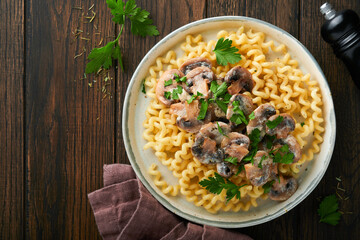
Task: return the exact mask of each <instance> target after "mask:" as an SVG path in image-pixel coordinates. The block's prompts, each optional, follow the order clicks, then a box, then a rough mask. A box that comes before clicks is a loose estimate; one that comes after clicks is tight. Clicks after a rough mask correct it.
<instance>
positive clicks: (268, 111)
mask: <svg viewBox="0 0 360 240" xmlns="http://www.w3.org/2000/svg"><path fill="white" fill-rule="evenodd" d="M275 114H276V110H275V108H274V107H273V106H271V105H270V104H268V103H266V104H262V105H260V106H259V107H258V108H256V109H255V110H254V115H255V117H254V119H252V120H250V121H249V124H248V125H247V127H246V131H247V133H248V135H249V134H251V132H252V131H253V130H254V129H255V128H257V129H259V130H260V137H261V138H263V137H264V136H265V131H266V128H265V123H266V121H267V120H268V118H269V117H271V116H272V115H275Z"/></svg>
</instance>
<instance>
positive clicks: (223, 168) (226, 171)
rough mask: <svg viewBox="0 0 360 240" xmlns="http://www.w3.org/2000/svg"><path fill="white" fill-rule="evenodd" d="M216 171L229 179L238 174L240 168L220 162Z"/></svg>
mask: <svg viewBox="0 0 360 240" xmlns="http://www.w3.org/2000/svg"><path fill="white" fill-rule="evenodd" d="M216 170H217V172H218V173H219V174H220V175H221V176H222V177H225V178H229V177H231V176H232V175H233V174H236V172H237V171H238V168H237V166H236V165H234V164H232V163H229V162H219V163H217V164H216Z"/></svg>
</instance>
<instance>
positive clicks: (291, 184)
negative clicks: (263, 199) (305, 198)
mask: <svg viewBox="0 0 360 240" xmlns="http://www.w3.org/2000/svg"><path fill="white" fill-rule="evenodd" d="M297 188H298V183H297V181H296V179H295V178H288V179H285V178H284V177H283V176H280V177H279V181H278V180H277V179H276V180H275V182H274V184H273V186H272V187H271V190H270V192H269V198H270V199H271V200H275V201H285V200H287V199H289V198H290V197H291V196H292V195H293V194H294V193H295V192H296V190H297Z"/></svg>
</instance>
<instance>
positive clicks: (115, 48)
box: [85, 0, 159, 73]
mask: <svg viewBox="0 0 360 240" xmlns="http://www.w3.org/2000/svg"><path fill="white" fill-rule="evenodd" d="M106 3H107V5H108V7H109V8H110V9H111V14H112V15H113V18H112V21H113V22H114V23H116V24H119V25H120V26H121V29H120V32H119V34H118V36H117V37H116V39H115V40H114V41H111V42H108V43H107V44H106V45H105V46H104V47H100V48H94V49H92V50H91V52H90V54H89V56H88V59H89V60H90V62H88V63H87V64H86V68H85V73H97V72H98V71H99V69H101V68H104V69H109V68H110V67H111V66H112V63H113V60H118V62H119V65H120V67H121V69H122V70H124V67H123V63H122V56H121V49H120V46H119V39H120V36H121V34H122V31H123V28H124V25H125V19H129V20H130V22H131V28H130V30H131V32H132V33H133V34H134V35H140V36H142V37H145V36H156V35H159V31H158V30H157V28H156V26H154V25H152V23H153V21H152V20H151V19H150V18H149V14H150V13H149V12H148V11H146V10H144V9H141V8H139V7H137V6H136V3H135V0H129V1H127V2H126V3H125V2H123V1H122V0H106Z"/></svg>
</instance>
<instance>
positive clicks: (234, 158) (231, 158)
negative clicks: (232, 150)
mask: <svg viewBox="0 0 360 240" xmlns="http://www.w3.org/2000/svg"><path fill="white" fill-rule="evenodd" d="M224 161H226V162H229V163H232V164H235V165H236V164H237V163H238V159H237V158H236V157H231V156H230V157H227V158H225V159H224Z"/></svg>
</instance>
